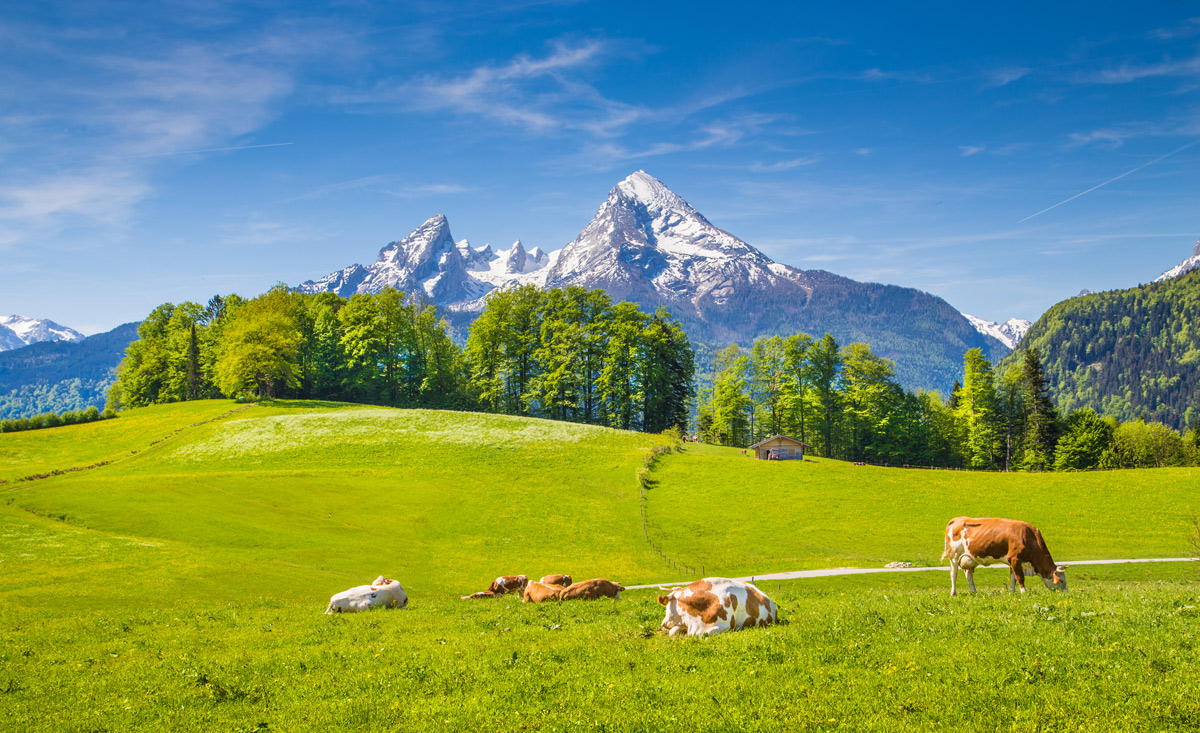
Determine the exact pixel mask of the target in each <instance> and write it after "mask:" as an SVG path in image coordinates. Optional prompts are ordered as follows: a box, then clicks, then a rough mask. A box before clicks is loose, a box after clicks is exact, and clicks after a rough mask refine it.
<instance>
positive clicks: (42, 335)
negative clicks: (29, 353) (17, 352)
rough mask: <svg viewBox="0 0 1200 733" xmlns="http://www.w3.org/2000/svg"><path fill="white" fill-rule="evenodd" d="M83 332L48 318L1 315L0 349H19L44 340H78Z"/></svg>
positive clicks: (81, 337) (80, 339) (81, 338)
mask: <svg viewBox="0 0 1200 733" xmlns="http://www.w3.org/2000/svg"><path fill="white" fill-rule="evenodd" d="M83 338H84V336H83V334H82V333H80V332H78V331H76V330H75V329H73V328H67V327H66V326H62V325H59V324H57V323H55V322H54V321H51V320H49V319H47V318H27V317H25V316H17V315H12V316H0V351H9V350H11V349H19V348H22V347H24V346H29V345H30V344H38V343H41V342H43V341H70V342H78V341H82V340H83Z"/></svg>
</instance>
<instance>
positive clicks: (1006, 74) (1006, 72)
mask: <svg viewBox="0 0 1200 733" xmlns="http://www.w3.org/2000/svg"><path fill="white" fill-rule="evenodd" d="M1031 73H1033V69H1028V68H1025V67H1024V66H1009V67H1006V68H1003V69H992V70H990V71H986V72H984V78H985V79H986V85H987V86H989V87H1003V86H1007V85H1009V84H1012V83H1013V82H1014V81H1018V80H1020V79H1024V78H1025V77H1027V76H1029V75H1030V74H1031Z"/></svg>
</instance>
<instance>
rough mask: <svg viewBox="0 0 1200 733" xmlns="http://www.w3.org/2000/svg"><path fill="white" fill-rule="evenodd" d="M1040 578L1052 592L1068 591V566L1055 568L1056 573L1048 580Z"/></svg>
mask: <svg viewBox="0 0 1200 733" xmlns="http://www.w3.org/2000/svg"><path fill="white" fill-rule="evenodd" d="M1039 577H1041V579H1042V582H1043V583H1045V584H1046V587H1047V588H1049V589H1050V590H1061V591H1064V592H1065V591H1066V590H1067V566H1066V565H1056V566H1055V567H1054V572H1053V573H1052V574H1051V575H1050V577H1049V578H1047V577H1046V576H1044V575H1043V576H1039Z"/></svg>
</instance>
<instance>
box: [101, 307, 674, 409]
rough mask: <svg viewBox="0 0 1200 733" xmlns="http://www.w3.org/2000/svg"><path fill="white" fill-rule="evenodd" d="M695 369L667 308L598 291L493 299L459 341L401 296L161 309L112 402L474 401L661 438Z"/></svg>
mask: <svg viewBox="0 0 1200 733" xmlns="http://www.w3.org/2000/svg"><path fill="white" fill-rule="evenodd" d="M693 371H694V369H693V363H692V352H691V347H690V345H689V344H688V341H687V337H686V336H685V335H684V333H683V331H682V329H681V328H680V327H679V325H678V324H677V323H675V321H673V320H672V319H671V318H670V317H669V316H668V315H667V314H666V312H665V311H658V312H656V313H654V314H650V315H647V314H644V313H642V312H641V311H639V310H638V309H637V307H636V306H635V305H634V304H631V303H625V302H621V303H616V304H614V303H613V302H612V301H611V299H610V298H609V297H608V295H607V294H606V293H605V292H604V291H601V290H590V291H589V290H585V289H583V288H567V289H565V290H557V289H556V290H546V291H543V290H540V289H538V288H535V287H532V286H530V287H522V288H517V289H514V290H507V291H502V292H496V293H493V294H492V295H490V296H489V297H488V300H487V305H486V307H485V309H484V311H483V313H482V315H481V316H480V317H479V319H478V320H477V321H476V322H475V324H474V325H473V326H472V327H471V330H470V333H469V335H468V338H467V346H466V348H465V349H462V348H459V347H458V346H457V345H455V343H454V342H453V341H452V340H451V338H450V336H449V335H448V332H447V326H446V323H445V322H444V321H442V320H441V319H439V318H438V314H437V311H436V309H435V308H434V306H432V305H429V304H426V303H424V302H423V301H421V300H419V299H415V300H414V299H410V298H408V297H406V295H405V294H404V293H403V292H401V291H398V290H394V289H391V288H388V289H385V290H383V291H382V292H380V293H378V294H357V295H353V296H351V297H350V298H349V299H346V298H342V297H341V296H338V295H336V294H334V293H320V294H316V295H306V294H301V293H296V292H292V291H289V290H288V289H287V287H285V286H279V287H276V288H274V289H272V290H270V291H269V292H267V293H265V294H264V295H261V296H259V297H257V298H254V299H251V300H246V299H243V298H240V297H238V296H236V295H230V296H227V297H220V296H214V297H213V298H212V299H211V300H210V301H209V302H208V303H207V304H206V305H200V304H199V303H182V304H178V305H176V304H173V303H164V304H163V305H161V306H159V307H158V308H155V309H154V311H152V312H151V313H150V315H149V316H147V317H146V319H145V320H144V321H142V323H141V325H140V326H139V327H138V340H137V341H135V342H134V343H132V344H130V345H129V349H128V351H127V353H126V357H125V360H124V361H122V362H121V366H120V367H119V368H118V371H117V380H116V382H115V383H114V384H113V387H112V389H111V391H110V393H109V404H110V406H112V407H138V406H142V405H149V404H154V403H160V402H177V401H183V400H191V399H207V398H212V397H220V396H224V397H241V398H263V397H287V398H300V399H328V400H342V401H347V402H358V403H367V404H379V405H392V406H398V407H435V408H450V409H471V410H484V411H490V412H500V413H507V414H514V415H528V416H533V417H547V418H553V419H557V420H572V421H577V422H586V423H592V424H598V425H608V426H612V427H619V428H624V429H633V430H648V431H654V432H658V431H661V430H664V429H666V428H668V427H672V426H675V427H678V428H680V429H682V428H683V426H684V425H686V422H687V416H688V407H689V402H690V400H691V398H692V396H693V395H692V390H693V387H692V384H693V381H694V380H693V377H694V374H693Z"/></svg>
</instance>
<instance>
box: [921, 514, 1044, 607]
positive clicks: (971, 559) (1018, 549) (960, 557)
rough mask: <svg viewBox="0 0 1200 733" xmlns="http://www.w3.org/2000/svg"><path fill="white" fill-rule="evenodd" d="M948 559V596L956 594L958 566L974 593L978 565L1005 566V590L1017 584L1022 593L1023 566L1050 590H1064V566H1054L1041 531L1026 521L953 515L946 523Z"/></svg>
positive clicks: (945, 555)
mask: <svg viewBox="0 0 1200 733" xmlns="http://www.w3.org/2000/svg"><path fill="white" fill-rule="evenodd" d="M942 559H943V560H947V559H948V560H950V595H952V596H955V595H958V569H959V568H962V569H963V570H965V571H966V574H967V584H968V585H970V586H971V592H972V593H974V592H975V568H977V567H979V566H980V565H995V564H997V563H1005V564H1006V565H1008V568H1009V573H1008V590H1009V591H1010V592H1012V591H1014V590H1016V587H1017V586H1018V585H1019V586H1020V587H1021V592H1022V593H1024V592H1025V568H1026V567H1028V568H1029V569H1030V570H1031V571H1032V572H1033V573H1035V574H1036V575H1037V576H1038V577H1040V578H1041V579H1042V582H1043V583H1045V584H1046V587H1047V588H1049V589H1050V590H1063V591H1065V590H1066V589H1067V576H1066V570H1067V569H1066V568H1065V567H1063V566H1062V565H1055V564H1054V558H1052V557H1050V551H1049V550H1047V549H1046V541H1045V540H1043V539H1042V533H1041V532H1039V531H1038V529H1037V528H1036V527H1034V526H1033V525H1032V524H1029V523H1028V522H1021V521H1019V520H1015V519H972V518H971V517H955V518H954V519H951V520H950V522H949V523H948V524H947V525H946V551H945V552H943V553H942Z"/></svg>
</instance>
